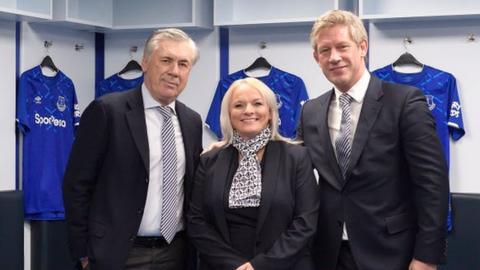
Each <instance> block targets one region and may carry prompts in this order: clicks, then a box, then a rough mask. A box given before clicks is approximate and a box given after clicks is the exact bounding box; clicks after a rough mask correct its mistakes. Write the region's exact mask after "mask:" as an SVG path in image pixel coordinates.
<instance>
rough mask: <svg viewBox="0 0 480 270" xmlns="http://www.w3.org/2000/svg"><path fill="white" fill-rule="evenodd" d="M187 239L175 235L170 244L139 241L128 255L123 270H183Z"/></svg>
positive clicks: (146, 240)
mask: <svg viewBox="0 0 480 270" xmlns="http://www.w3.org/2000/svg"><path fill="white" fill-rule="evenodd" d="M186 254H187V237H186V235H185V234H181V235H177V236H176V237H175V238H174V239H173V240H172V242H171V243H170V244H166V243H164V244H162V243H161V240H160V243H158V239H157V240H155V241H149V239H139V241H136V242H135V244H134V245H133V247H132V249H131V250H130V252H129V254H128V259H127V262H126V264H125V270H147V269H148V270H184V269H185V264H186V257H187V256H186Z"/></svg>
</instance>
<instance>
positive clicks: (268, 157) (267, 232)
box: [187, 141, 319, 270]
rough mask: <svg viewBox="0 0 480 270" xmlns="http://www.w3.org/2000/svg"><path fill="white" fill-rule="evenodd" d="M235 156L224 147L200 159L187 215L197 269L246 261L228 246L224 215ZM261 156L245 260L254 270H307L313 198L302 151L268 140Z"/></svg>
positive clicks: (313, 189) (309, 170) (310, 174)
mask: <svg viewBox="0 0 480 270" xmlns="http://www.w3.org/2000/svg"><path fill="white" fill-rule="evenodd" d="M236 158H238V152H237V150H236V149H235V148H234V147H233V146H231V145H230V146H228V147H226V148H220V149H216V150H213V151H210V152H208V153H206V154H204V155H203V156H202V157H201V159H200V165H199V167H198V170H197V173H196V176H195V182H194V190H193V195H192V204H191V206H190V211H189V213H188V215H187V218H188V230H187V232H188V235H189V236H190V238H191V240H192V242H193V244H194V245H195V246H196V247H197V250H198V251H199V252H200V263H199V264H200V269H205V270H206V269H215V270H223V269H224V270H234V269H235V268H237V267H238V266H240V265H242V264H244V263H246V262H247V261H248V258H243V257H242V256H241V255H240V254H239V253H238V252H237V251H236V250H234V249H233V248H232V247H231V246H230V239H229V238H230V236H229V235H230V234H229V231H228V226H227V223H226V219H225V211H224V198H225V185H226V184H227V183H228V179H227V178H228V171H229V167H230V164H231V162H232V159H236ZM264 158H265V160H264V166H263V170H262V198H261V203H260V209H259V214H258V222H257V229H256V230H257V236H256V237H257V238H256V245H255V250H254V254H255V257H254V258H253V259H251V260H250V262H251V263H252V265H253V267H254V268H255V270H267V269H272V270H273V269H302V270H309V269H313V261H312V259H311V257H310V252H309V250H308V243H309V242H310V240H311V238H312V236H313V235H314V233H315V229H316V222H317V211H318V202H319V200H318V190H317V188H318V186H317V184H316V182H315V178H314V175H313V169H312V166H311V161H310V160H309V156H308V153H307V150H306V149H305V148H304V147H302V146H299V145H292V144H288V143H285V142H280V141H271V142H269V143H268V145H267V147H266V150H265V154H264Z"/></svg>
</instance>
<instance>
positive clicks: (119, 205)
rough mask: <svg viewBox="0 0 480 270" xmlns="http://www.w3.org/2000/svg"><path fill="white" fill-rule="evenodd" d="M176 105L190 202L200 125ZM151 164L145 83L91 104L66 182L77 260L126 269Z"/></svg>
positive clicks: (197, 118)
mask: <svg viewBox="0 0 480 270" xmlns="http://www.w3.org/2000/svg"><path fill="white" fill-rule="evenodd" d="M175 109H176V112H177V115H178V118H179V122H180V128H181V130H182V137H183V143H184V146H185V157H186V170H185V177H184V185H185V202H187V201H188V199H189V198H190V193H191V186H192V181H193V180H192V179H193V176H194V171H195V169H196V166H197V164H198V160H199V157H200V153H201V151H202V123H201V119H200V116H199V115H198V114H197V113H196V112H194V111H192V110H191V109H189V108H188V107H186V106H185V105H184V104H183V103H181V102H179V101H176V107H175ZM149 168H150V165H149V148H148V138H147V129H146V123H145V113H144V107H143V100H142V92H141V87H140V86H139V87H137V88H136V89H132V90H129V91H126V92H122V93H115V94H111V95H107V96H105V97H102V98H101V99H98V100H95V101H93V102H92V103H90V105H89V106H88V107H87V109H86V110H85V112H84V113H83V115H82V118H81V122H80V126H79V129H78V131H77V134H76V139H75V143H74V145H73V148H72V152H71V155H70V160H69V162H68V166H67V169H66V173H65V179H64V184H63V191H64V201H65V212H66V221H67V226H68V237H69V243H70V245H71V249H72V253H73V256H74V257H75V258H80V257H83V256H88V257H89V259H90V261H91V265H92V268H93V269H102V270H105V269H122V268H123V267H124V264H125V262H126V259H127V256H128V252H129V249H130V247H131V245H132V242H133V240H134V237H135V236H136V234H137V231H138V228H139V226H140V222H141V219H142V214H143V208H144V205H145V200H146V197H147V188H148V176H149ZM185 206H187V203H185ZM186 211H187V207H185V213H186Z"/></svg>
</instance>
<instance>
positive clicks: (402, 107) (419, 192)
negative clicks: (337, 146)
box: [298, 76, 448, 270]
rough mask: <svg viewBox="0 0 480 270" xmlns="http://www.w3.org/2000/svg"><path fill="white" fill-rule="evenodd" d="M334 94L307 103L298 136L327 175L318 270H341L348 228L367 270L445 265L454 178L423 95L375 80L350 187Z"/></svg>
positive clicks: (357, 140) (353, 158)
mask: <svg viewBox="0 0 480 270" xmlns="http://www.w3.org/2000/svg"><path fill="white" fill-rule="evenodd" d="M333 95H334V91H333V90H331V91H328V92H327V93H325V94H323V95H322V96H320V97H318V98H316V99H313V100H311V101H308V102H307V103H305V104H304V106H303V110H302V115H301V119H300V123H299V129H298V136H299V138H300V139H302V140H303V141H304V144H305V146H306V147H307V148H308V150H309V153H310V156H311V158H312V161H313V165H314V167H315V168H316V169H317V170H318V173H319V176H320V186H321V189H320V190H321V191H320V192H321V196H320V198H321V203H320V211H319V218H318V230H317V237H316V241H315V252H314V254H313V256H314V258H316V259H317V269H325V270H332V269H335V265H336V262H337V257H338V254H339V249H340V244H341V240H342V226H343V223H345V224H346V227H347V232H348V237H349V241H350V246H351V250H352V253H353V255H354V258H355V260H356V262H357V265H358V268H359V269H360V270H367V269H368V270H385V269H389V270H405V269H407V268H408V264H409V262H410V261H411V259H412V258H416V259H418V260H421V261H424V262H428V263H432V264H438V263H441V262H443V261H444V258H445V248H446V245H445V243H446V215H447V208H448V171H447V167H446V162H445V158H444V156H443V152H442V147H441V144H440V141H439V139H438V137H437V133H436V130H435V122H434V118H433V116H432V115H431V113H430V111H429V110H428V107H427V104H426V101H425V97H424V95H423V93H422V92H421V91H420V90H418V89H416V88H412V87H409V86H404V85H398V84H390V83H386V82H382V81H380V80H379V79H377V78H375V77H373V76H372V77H371V79H370V82H369V86H368V89H367V92H366V95H365V98H364V101H363V106H362V110H361V113H360V117H359V121H358V125H357V130H356V133H355V136H354V139H353V143H352V152H351V161H350V169H349V172H348V175H347V178H346V179H345V180H343V177H342V176H341V172H340V168H339V166H338V163H337V160H336V157H335V153H334V149H333V145H332V141H331V138H330V135H329V128H328V111H329V105H330V101H331V100H332V96H333Z"/></svg>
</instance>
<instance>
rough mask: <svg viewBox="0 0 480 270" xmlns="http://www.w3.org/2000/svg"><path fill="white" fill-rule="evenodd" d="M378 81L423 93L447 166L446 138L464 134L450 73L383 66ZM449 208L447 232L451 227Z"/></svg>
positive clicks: (459, 107) (448, 142)
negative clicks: (410, 71) (405, 70)
mask: <svg viewBox="0 0 480 270" xmlns="http://www.w3.org/2000/svg"><path fill="white" fill-rule="evenodd" d="M373 73H374V74H375V76H377V77H378V78H380V79H381V80H385V81H388V82H395V83H400V84H406V85H411V86H415V87H417V88H419V89H421V90H422V91H423V93H424V94H425V97H426V99H427V104H428V108H429V109H430V111H431V112H432V114H433V116H434V117H435V122H436V127H437V133H438V136H439V138H440V141H441V143H442V146H443V151H444V154H445V158H446V161H447V164H449V163H450V137H451V138H452V139H453V140H459V139H460V138H461V137H462V136H463V135H464V134H465V130H464V128H463V119H462V110H461V105H460V99H459V97H458V90H457V84H456V80H455V77H453V75H451V74H450V73H447V72H445V71H441V70H438V69H436V68H433V67H430V66H427V65H424V66H423V69H422V71H421V72H418V73H400V72H397V71H395V70H394V69H393V68H392V65H388V66H385V67H383V68H380V69H377V70H375V71H374V72H373ZM452 222H453V221H452V216H451V207H450V203H449V211H448V217H447V229H448V231H451V229H452V227H453V223H452Z"/></svg>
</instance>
